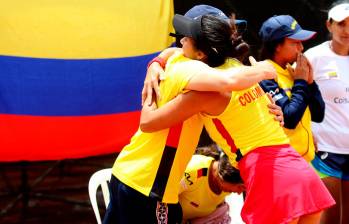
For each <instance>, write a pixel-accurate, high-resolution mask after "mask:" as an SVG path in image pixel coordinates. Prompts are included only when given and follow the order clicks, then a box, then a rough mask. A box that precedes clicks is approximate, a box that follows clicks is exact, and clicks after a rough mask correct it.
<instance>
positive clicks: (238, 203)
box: [225, 193, 244, 224]
mask: <svg viewBox="0 0 349 224" xmlns="http://www.w3.org/2000/svg"><path fill="white" fill-rule="evenodd" d="M225 200H226V202H227V203H228V204H229V207H230V208H229V209H230V212H229V215H230V218H231V224H244V222H243V221H242V219H241V215H240V213H241V209H242V206H243V205H244V198H243V196H242V194H240V195H239V194H236V193H231V194H230V195H228V196H227V197H226V198H225Z"/></svg>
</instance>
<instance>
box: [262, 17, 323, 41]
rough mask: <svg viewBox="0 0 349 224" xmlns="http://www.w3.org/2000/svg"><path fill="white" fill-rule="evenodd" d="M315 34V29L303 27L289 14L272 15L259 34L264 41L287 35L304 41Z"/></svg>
mask: <svg viewBox="0 0 349 224" xmlns="http://www.w3.org/2000/svg"><path fill="white" fill-rule="evenodd" d="M315 34H316V32H314V31H310V30H304V29H302V27H301V26H300V25H299V24H298V22H297V21H296V20H295V19H294V18H293V17H292V16H289V15H280V16H273V17H270V18H269V19H267V20H266V21H265V22H264V23H263V25H262V27H261V29H260V30H259V36H260V37H261V39H262V41H263V42H268V41H274V40H280V39H282V38H285V37H287V38H290V39H294V40H300V41H304V40H308V39H310V38H312V37H313V36H314V35H315Z"/></svg>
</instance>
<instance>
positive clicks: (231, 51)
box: [195, 15, 249, 67]
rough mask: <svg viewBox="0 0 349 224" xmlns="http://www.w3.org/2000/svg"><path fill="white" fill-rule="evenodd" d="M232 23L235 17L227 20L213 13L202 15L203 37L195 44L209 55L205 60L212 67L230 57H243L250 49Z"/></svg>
mask: <svg viewBox="0 0 349 224" xmlns="http://www.w3.org/2000/svg"><path fill="white" fill-rule="evenodd" d="M230 24H234V19H232V20H231V21H230V22H227V21H224V20H222V19H219V18H217V17H214V16H212V15H204V16H203V17H202V20H201V29H202V30H201V32H202V37H201V38H199V39H197V40H195V44H196V47H197V49H199V50H201V51H203V52H204V53H205V54H206V55H207V58H206V61H205V62H206V63H207V64H208V65H209V66H211V67H217V66H220V65H222V64H224V62H225V60H226V59H227V58H228V57H234V58H237V59H241V57H243V56H244V55H246V53H247V52H248V50H249V46H248V44H246V43H245V42H244V41H243V40H242V37H241V36H239V35H238V33H237V30H236V27H235V25H230Z"/></svg>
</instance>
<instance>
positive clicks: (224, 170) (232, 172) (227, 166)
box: [218, 154, 243, 184]
mask: <svg viewBox="0 0 349 224" xmlns="http://www.w3.org/2000/svg"><path fill="white" fill-rule="evenodd" d="M218 173H219V175H220V176H221V177H222V179H223V180H224V181H226V182H229V183H232V184H240V183H243V180H242V178H241V176H240V171H239V170H238V169H236V168H235V167H233V166H232V165H231V163H230V161H229V158H228V156H227V155H226V154H222V155H221V156H220V158H219V161H218Z"/></svg>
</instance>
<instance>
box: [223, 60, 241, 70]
mask: <svg viewBox="0 0 349 224" xmlns="http://www.w3.org/2000/svg"><path fill="white" fill-rule="evenodd" d="M242 65H243V64H242V63H241V62H240V61H239V60H237V59H235V58H227V59H226V60H225V62H224V64H223V65H220V66H219V67H217V68H218V69H229V68H232V67H238V66H242Z"/></svg>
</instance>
